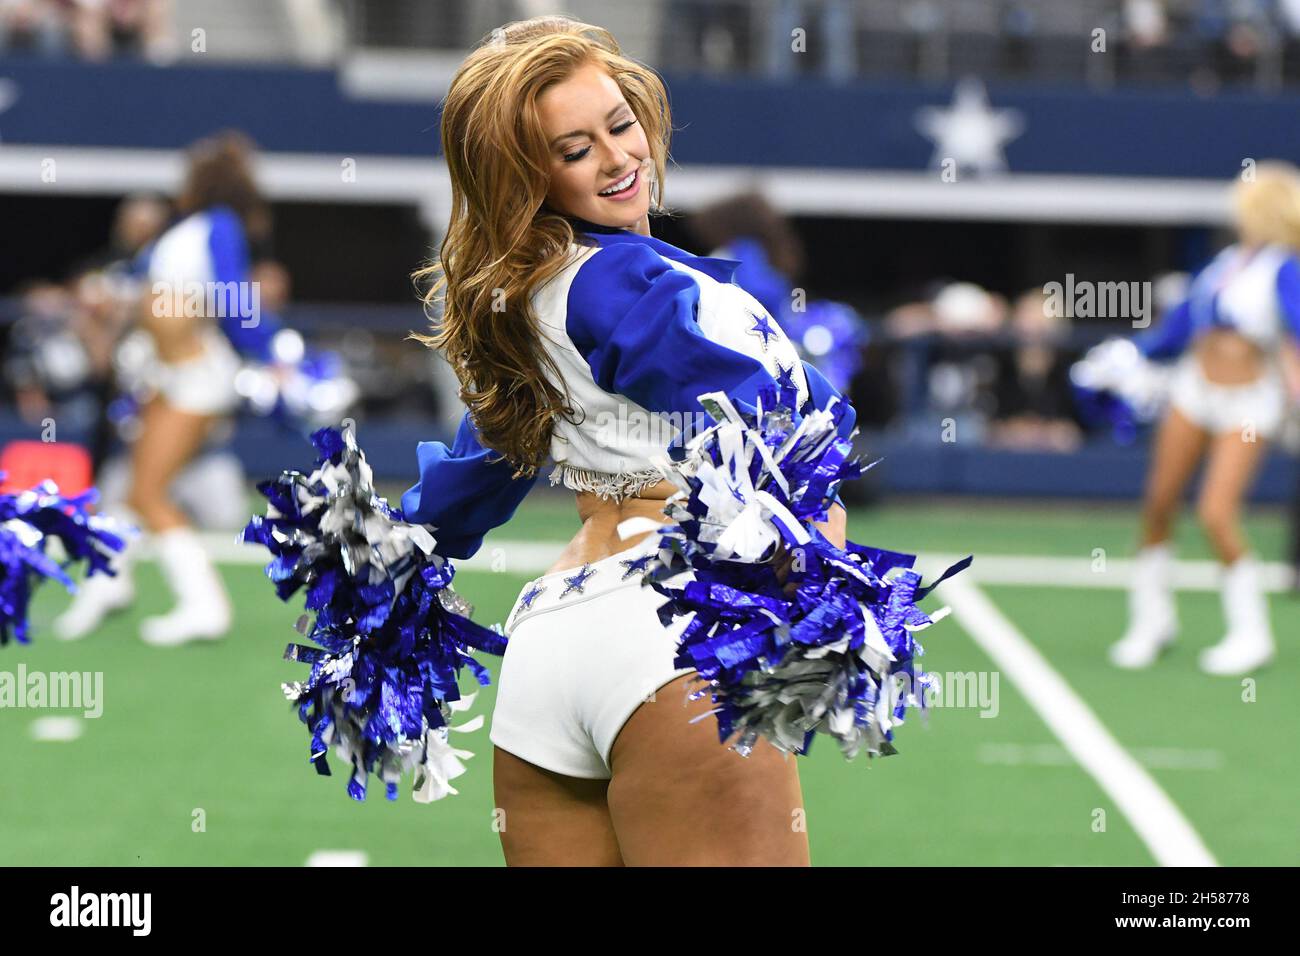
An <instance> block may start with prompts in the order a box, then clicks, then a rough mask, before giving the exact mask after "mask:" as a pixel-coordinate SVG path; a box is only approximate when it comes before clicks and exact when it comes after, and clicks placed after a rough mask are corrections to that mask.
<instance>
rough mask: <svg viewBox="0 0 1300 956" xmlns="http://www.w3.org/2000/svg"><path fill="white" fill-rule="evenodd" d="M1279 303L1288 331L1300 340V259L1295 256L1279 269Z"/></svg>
mask: <svg viewBox="0 0 1300 956" xmlns="http://www.w3.org/2000/svg"><path fill="white" fill-rule="evenodd" d="M1277 304H1278V308H1279V310H1280V311H1281V313H1282V321H1283V322H1284V323H1285V324H1286V327H1287V329H1288V331H1290V333H1291V335H1292V336H1293V337H1294V338H1295V339H1296V340H1297V341H1300V259H1297V258H1296V257H1295V256H1290V257H1288V258H1287V260H1286V261H1285V262H1283V263H1282V267H1281V268H1280V269H1278V270H1277Z"/></svg>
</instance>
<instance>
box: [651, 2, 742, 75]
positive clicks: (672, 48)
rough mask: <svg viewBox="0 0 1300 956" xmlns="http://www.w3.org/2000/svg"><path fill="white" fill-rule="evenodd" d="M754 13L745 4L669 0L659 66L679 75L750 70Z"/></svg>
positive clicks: (662, 22)
mask: <svg viewBox="0 0 1300 956" xmlns="http://www.w3.org/2000/svg"><path fill="white" fill-rule="evenodd" d="M751 12H752V7H751V4H749V3H747V2H745V0H665V2H664V4H663V7H662V9H661V11H660V17H661V20H660V34H659V58H658V62H657V63H656V64H655V66H656V67H658V68H659V69H662V70H666V71H669V72H676V73H726V72H734V71H737V70H746V69H749V68H750V65H751V64H750V50H749V42H748V40H749V36H750V14H751Z"/></svg>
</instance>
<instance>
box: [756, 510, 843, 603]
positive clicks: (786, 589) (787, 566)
mask: <svg viewBox="0 0 1300 956" xmlns="http://www.w3.org/2000/svg"><path fill="white" fill-rule="evenodd" d="M847 520H848V513H847V512H846V511H845V510H844V509H843V508H842V507H841V506H840V505H831V507H830V511H829V512H828V514H827V518H826V520H825V521H818V522H815V523H814V527H816V528H817V530H818V531H820V532H821V533H822V534H824V535H825V536H826V540H827V541H829V542H830V543H831V544H833V545H835V547H837V548H840V549H843V548H844V539H845V533H846V524H847ZM798 551H799V549H798V548H796V549H794V550H793V551H791V550H790V549H789V548H787V547H786V546H785V542H784V541H782V542H781V544H780V545H779V546H778V548H777V552H776V556H775V557H774V558H773V565H772V572H773V573H774V574H775V575H776V580H777V583H778V584H781V585H783V587H782V588H781V592H782V593H783V594H784V595H785V596H786V597H794V593H795V590H796V589H797V588H798V584H796V583H795V582H793V581H789V577H790V571H791V569H792V568H793V567H794V563H795V558H796V557H797V554H798Z"/></svg>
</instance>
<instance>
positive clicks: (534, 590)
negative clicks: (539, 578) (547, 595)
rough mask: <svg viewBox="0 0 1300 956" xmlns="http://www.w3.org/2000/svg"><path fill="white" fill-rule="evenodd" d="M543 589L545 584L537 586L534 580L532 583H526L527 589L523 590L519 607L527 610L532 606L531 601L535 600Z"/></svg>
mask: <svg viewBox="0 0 1300 956" xmlns="http://www.w3.org/2000/svg"><path fill="white" fill-rule="evenodd" d="M545 590H546V587H545V585H543V586H542V587H538V586H537V582H535V581H534V582H533V583H532V584H530V585H528V590H527V591H525V592H524V599H523V601H521V602H520V604H519V607H520V608H522V609H523V610H525V611H527V610H528V608H529V607H531V606H532V603H533V602H534V601H536V600H537V598H538V595H540V594H541V593H542V592H543V591H545Z"/></svg>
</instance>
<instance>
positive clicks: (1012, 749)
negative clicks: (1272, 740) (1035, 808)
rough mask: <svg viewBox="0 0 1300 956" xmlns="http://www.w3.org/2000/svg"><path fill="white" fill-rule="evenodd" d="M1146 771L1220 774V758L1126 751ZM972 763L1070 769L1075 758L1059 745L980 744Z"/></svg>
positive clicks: (1172, 750) (1206, 753)
mask: <svg viewBox="0 0 1300 956" xmlns="http://www.w3.org/2000/svg"><path fill="white" fill-rule="evenodd" d="M1129 752H1130V753H1131V754H1133V756H1134V757H1135V758H1137V761H1138V763H1140V764H1142V766H1144V767H1146V768H1147V769H1148V770H1222V769H1223V754H1222V753H1221V752H1219V751H1218V750H1187V749H1185V748H1182V747H1133V748H1131V749H1130V750H1129ZM975 759H976V760H978V761H979V762H980V763H984V764H998V765H1001V766H1007V767H1021V766H1032V767H1072V766H1074V758H1073V757H1071V756H1070V752H1069V751H1068V750H1066V749H1065V748H1064V747H1062V746H1061V745H1060V744H1016V743H1003V744H999V743H987V744H981V745H980V747H979V749H978V750H977V751H976V753H975Z"/></svg>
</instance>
